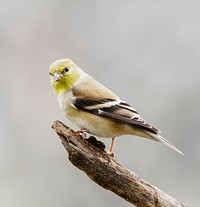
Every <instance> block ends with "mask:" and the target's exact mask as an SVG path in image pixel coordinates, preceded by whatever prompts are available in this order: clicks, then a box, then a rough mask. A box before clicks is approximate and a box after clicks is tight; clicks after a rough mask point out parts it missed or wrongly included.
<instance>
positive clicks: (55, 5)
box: [0, 0, 200, 207]
mask: <svg viewBox="0 0 200 207" xmlns="http://www.w3.org/2000/svg"><path fill="white" fill-rule="evenodd" d="M199 11H200V2H199V1H197V0H191V1H187V0H183V1H181V2H180V1H177V0H175V1H174V0H169V1H162V0H152V1H133V0H127V1H120V0H110V1H100V0H89V1H78V0H76V1H72V0H65V1H64V0H57V1H53V0H44V1H39V0H35V1H33V0H32V1H25V0H19V1H14V0H6V1H5V0H1V1H0V71H1V73H0V206H1V207H26V206H29V207H35V206H37V207H44V206H48V207H54V206H59V207H66V206H73V207H79V206H81V207H93V206H96V207H100V206H115V207H121V206H124V207H128V206H131V204H129V203H127V202H126V201H124V200H123V199H121V198H119V197H117V196H116V195H114V194H113V193H111V192H109V191H106V190H104V189H102V188H100V187H99V186H98V185H96V184H95V183H93V182H92V181H91V180H90V179H88V178H87V176H86V175H85V174H84V173H82V172H81V171H79V170H78V169H76V168H75V167H74V166H73V165H72V164H71V163H70V162H69V161H68V159H67V153H66V151H65V149H64V148H63V146H62V144H61V143H60V140H59V138H58V136H57V135H56V134H55V133H54V131H53V130H52V129H51V123H52V121H53V120H55V119H59V120H61V121H63V122H64V123H65V124H67V125H69V126H70V127H72V128H73V129H77V128H76V127H75V126H74V125H73V124H71V123H69V121H68V120H67V119H66V118H65V117H64V115H63V113H62V111H61V110H60V109H59V105H58V101H57V97H56V95H55V93H54V91H53V88H52V87H51V85H50V80H49V79H50V78H49V72H48V68H49V65H50V64H51V63H52V62H53V61H55V60H57V59H60V58H65V57H67V58H71V59H72V60H73V61H74V62H75V63H76V64H78V65H79V66H80V67H81V68H82V69H83V70H85V71H86V72H87V73H89V74H90V75H92V76H93V77H95V78H96V79H97V80H98V81H99V82H101V83H103V84H104V85H105V86H107V87H108V88H110V89H111V90H113V91H114V92H115V93H117V94H118V95H119V96H120V97H121V98H122V99H124V100H125V101H127V102H128V103H130V104H131V105H133V106H134V107H135V108H136V109H137V110H138V111H139V112H140V114H141V115H142V117H143V118H144V119H146V120H147V121H148V122H150V123H152V124H153V125H155V126H157V127H158V128H160V129H161V130H162V132H163V133H162V135H163V136H164V137H166V138H167V139H169V140H170V141H171V142H172V143H174V144H175V145H176V146H177V147H178V148H179V149H180V150H181V151H182V152H183V153H184V154H185V155H184V156H181V155H179V154H178V153H176V152H174V151H172V150H171V149H169V148H167V147H166V146H164V145H162V144H160V143H155V142H152V141H149V140H146V139H139V138H136V137H133V136H123V137H120V138H118V140H117V142H116V144H115V148H114V152H115V156H116V159H117V160H118V161H119V162H120V163H122V164H123V165H124V166H125V167H127V168H128V169H130V170H132V171H134V172H135V173H136V174H137V175H139V176H141V177H142V178H144V179H145V180H147V181H148V182H150V183H152V184H153V185H155V186H157V187H159V188H160V189H162V190H164V191H165V192H166V193H168V194H170V195H171V196H173V197H175V198H177V199H178V200H179V201H181V202H183V203H186V204H188V206H193V207H196V206H199V184H200V160H199V157H200V150H199V145H200V127H199V124H200V68H199V66H200V63H199V60H200V13H199ZM100 140H102V139H100ZM103 141H104V142H105V143H106V145H107V146H108V145H109V144H110V141H111V140H110V139H106V140H105V139H104V140H103Z"/></svg>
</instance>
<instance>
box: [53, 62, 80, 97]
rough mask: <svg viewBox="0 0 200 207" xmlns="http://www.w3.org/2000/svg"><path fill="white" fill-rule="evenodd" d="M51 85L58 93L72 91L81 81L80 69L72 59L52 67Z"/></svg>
mask: <svg viewBox="0 0 200 207" xmlns="http://www.w3.org/2000/svg"><path fill="white" fill-rule="evenodd" d="M49 73H50V76H51V84H52V86H53V87H54V88H55V91H56V93H57V94H58V93H60V92H61V91H67V90H70V89H71V88H72V86H73V84H74V83H76V81H77V80H78V79H79V76H80V74H79V68H78V66H77V65H75V64H74V63H73V61H71V60H70V59H60V60H57V61H55V62H53V63H52V64H51V65H50V68H49Z"/></svg>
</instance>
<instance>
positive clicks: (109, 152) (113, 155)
mask: <svg viewBox="0 0 200 207" xmlns="http://www.w3.org/2000/svg"><path fill="white" fill-rule="evenodd" d="M107 153H108V154H109V155H110V156H111V157H115V154H114V153H113V152H112V151H110V150H108V151H107Z"/></svg>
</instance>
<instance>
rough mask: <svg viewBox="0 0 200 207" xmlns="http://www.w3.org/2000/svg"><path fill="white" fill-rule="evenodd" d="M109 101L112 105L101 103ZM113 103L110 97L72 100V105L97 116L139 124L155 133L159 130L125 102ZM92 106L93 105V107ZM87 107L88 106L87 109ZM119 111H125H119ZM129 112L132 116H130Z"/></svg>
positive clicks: (113, 100) (114, 101)
mask: <svg viewBox="0 0 200 207" xmlns="http://www.w3.org/2000/svg"><path fill="white" fill-rule="evenodd" d="M109 102H110V103H112V102H113V105H112V104H111V106H109V107H104V105H103V104H105V103H109ZM115 103H116V100H115V99H110V98H106V99H94V100H91V99H82V98H77V99H76V100H75V102H74V106H75V107H76V108H78V109H81V110H84V111H87V112H89V113H92V114H95V115H97V116H101V117H105V118H110V119H113V120H114V121H117V122H120V123H124V124H129V125H133V126H135V125H137V126H140V127H142V128H144V129H146V130H149V131H151V132H153V133H156V134H157V133H158V132H160V130H159V129H157V128H155V127H153V126H152V125H150V124H148V123H147V122H146V121H145V120H143V119H142V118H141V117H140V116H139V113H138V112H137V111H136V110H135V109H134V108H132V107H131V106H130V105H129V104H127V103H126V102H120V103H118V104H115ZM101 104H102V107H99V108H95V106H96V105H101ZM92 106H94V108H93V107H92ZM87 107H89V109H88V108H87ZM121 111H122V112H127V113H120V112H121ZM130 114H131V115H132V116H130ZM134 115H135V116H134Z"/></svg>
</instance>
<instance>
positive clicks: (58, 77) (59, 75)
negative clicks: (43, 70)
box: [53, 73, 63, 82]
mask: <svg viewBox="0 0 200 207" xmlns="http://www.w3.org/2000/svg"><path fill="white" fill-rule="evenodd" d="M62 77H63V75H62V74H61V73H55V74H54V76H53V80H54V82H58V81H59V80H60V79H61V78H62Z"/></svg>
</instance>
